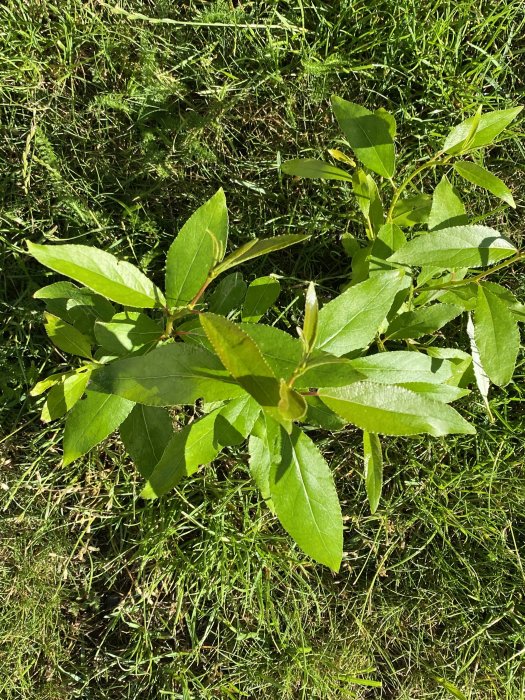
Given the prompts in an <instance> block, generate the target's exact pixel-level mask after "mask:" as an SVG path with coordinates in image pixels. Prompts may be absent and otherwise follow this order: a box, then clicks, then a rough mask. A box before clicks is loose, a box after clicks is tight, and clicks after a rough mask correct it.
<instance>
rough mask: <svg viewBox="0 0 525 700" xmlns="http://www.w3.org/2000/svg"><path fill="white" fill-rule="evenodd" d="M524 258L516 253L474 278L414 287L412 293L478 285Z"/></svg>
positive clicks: (522, 253) (522, 252) (524, 254)
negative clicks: (472, 284) (472, 283)
mask: <svg viewBox="0 0 525 700" xmlns="http://www.w3.org/2000/svg"><path fill="white" fill-rule="evenodd" d="M524 258H525V251H520V252H518V253H516V255H513V256H512V258H508V259H507V260H504V261H503V262H501V263H499V264H498V265H494V267H491V268H490V270H484V271H483V272H480V273H479V274H477V275H474V277H466V278H465V279H462V280H452V281H450V282H445V283H444V284H436V285H435V286H432V287H421V288H419V287H416V288H415V289H414V292H421V291H425V292H433V291H434V290H440V289H450V288H451V287H463V286H465V285H466V284H470V283H471V282H474V283H476V284H477V283H478V282H480V281H481V280H482V279H485V277H488V276H489V275H492V273H493V272H498V271H499V270H503V269H504V268H506V267H508V266H509V265H513V264H514V263H515V262H519V261H520V260H523V259H524Z"/></svg>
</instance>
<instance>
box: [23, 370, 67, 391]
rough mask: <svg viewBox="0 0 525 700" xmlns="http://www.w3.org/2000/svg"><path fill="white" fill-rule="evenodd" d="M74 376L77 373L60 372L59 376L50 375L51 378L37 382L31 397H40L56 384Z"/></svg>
mask: <svg viewBox="0 0 525 700" xmlns="http://www.w3.org/2000/svg"><path fill="white" fill-rule="evenodd" d="M73 374H75V373H74V372H59V373H58V374H50V375H49V377H46V378H45V379H42V380H41V381H39V382H37V383H36V384H35V386H34V387H33V388H32V389H31V391H30V392H29V395H30V396H40V395H41V394H43V393H44V392H46V391H47V390H48V389H50V388H51V387H53V386H55V385H56V384H60V383H61V382H63V381H64V380H65V379H66V377H71V376H72V375H73Z"/></svg>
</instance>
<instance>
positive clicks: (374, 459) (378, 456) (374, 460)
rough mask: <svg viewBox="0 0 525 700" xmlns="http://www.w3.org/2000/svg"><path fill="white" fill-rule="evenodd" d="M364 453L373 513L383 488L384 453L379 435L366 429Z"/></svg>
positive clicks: (364, 433)
mask: <svg viewBox="0 0 525 700" xmlns="http://www.w3.org/2000/svg"><path fill="white" fill-rule="evenodd" d="M363 453H364V458H365V484H366V495H367V496H368V503H369V504H370V512H371V513H372V514H373V513H375V512H376V510H377V506H378V505H379V499H380V498H381V491H382V489H383V453H382V450H381V442H380V441H379V438H378V437H377V435H375V434H374V433H369V432H367V431H366V430H364V431H363Z"/></svg>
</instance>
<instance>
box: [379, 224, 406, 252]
mask: <svg viewBox="0 0 525 700" xmlns="http://www.w3.org/2000/svg"><path fill="white" fill-rule="evenodd" d="M406 242H407V239H406V237H405V234H404V233H403V231H402V230H401V229H400V228H399V226H397V225H396V224H385V225H384V226H381V228H380V229H379V231H378V232H377V236H376V238H375V240H374V243H373V245H372V250H371V252H370V254H371V255H372V256H373V257H374V258H380V259H381V260H386V259H387V258H389V257H390V256H391V255H392V253H395V252H396V250H399V248H401V247H402V246H404V245H405V243H406Z"/></svg>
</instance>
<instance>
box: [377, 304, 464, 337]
mask: <svg viewBox="0 0 525 700" xmlns="http://www.w3.org/2000/svg"><path fill="white" fill-rule="evenodd" d="M462 312H463V309H462V308H461V307H460V306H454V305H452V304H432V305H431V306H424V307H423V308H421V309H416V311H407V312H405V313H403V314H400V315H399V316H396V317H395V319H394V320H393V321H392V323H391V324H390V325H389V326H388V330H387V332H386V334H385V335H386V339H387V340H400V339H402V338H421V336H423V335H428V334H429V333H435V331H437V330H439V329H440V328H442V327H443V326H444V325H445V324H447V323H448V322H449V321H452V319H454V318H456V317H457V316H459V315H460V314H461V313H462Z"/></svg>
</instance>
